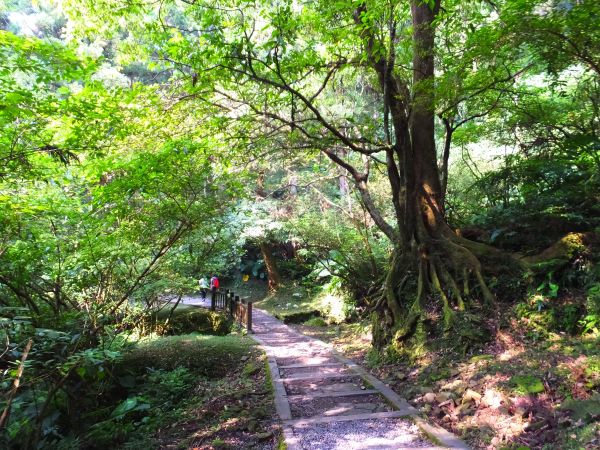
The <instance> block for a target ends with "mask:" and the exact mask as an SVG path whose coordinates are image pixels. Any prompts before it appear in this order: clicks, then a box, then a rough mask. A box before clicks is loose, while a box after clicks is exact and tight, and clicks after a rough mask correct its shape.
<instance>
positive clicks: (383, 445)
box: [293, 419, 432, 450]
mask: <svg viewBox="0 0 600 450" xmlns="http://www.w3.org/2000/svg"><path fill="white" fill-rule="evenodd" d="M293 434H294V437H296V438H297V440H298V441H297V443H298V446H299V448H301V449H303V450H304V449H306V450H367V449H368V450H375V449H378V450H383V449H386V450H389V449H400V448H401V449H410V448H431V447H432V445H431V443H430V442H428V441H426V440H425V439H424V438H423V436H422V435H421V433H420V430H419V428H418V427H417V426H416V425H415V424H413V423H412V422H411V421H409V420H405V419H378V420H358V421H348V422H332V423H320V424H312V425H308V426H305V427H295V428H293Z"/></svg>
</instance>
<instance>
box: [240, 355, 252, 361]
mask: <svg viewBox="0 0 600 450" xmlns="http://www.w3.org/2000/svg"><path fill="white" fill-rule="evenodd" d="M240 359H241V360H242V361H248V360H249V359H250V357H249V356H248V355H244V356H242V357H241V358H240Z"/></svg>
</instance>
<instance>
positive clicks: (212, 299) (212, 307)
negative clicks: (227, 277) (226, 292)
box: [210, 286, 217, 311]
mask: <svg viewBox="0 0 600 450" xmlns="http://www.w3.org/2000/svg"><path fill="white" fill-rule="evenodd" d="M216 302H217V288H216V287H214V286H213V288H212V291H211V294H210V310H211V311H214V310H215V308H216V306H217V303H216Z"/></svg>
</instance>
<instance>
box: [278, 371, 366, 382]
mask: <svg viewBox="0 0 600 450" xmlns="http://www.w3.org/2000/svg"><path fill="white" fill-rule="evenodd" d="M346 376H351V377H354V376H356V378H359V379H360V377H359V376H358V375H356V374H354V373H352V372H350V371H348V372H338V373H305V374H298V375H293V376H288V377H285V378H281V381H282V382H284V383H290V382H293V381H304V380H314V381H318V380H324V379H327V378H340V377H346Z"/></svg>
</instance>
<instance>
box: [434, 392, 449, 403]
mask: <svg viewBox="0 0 600 450" xmlns="http://www.w3.org/2000/svg"><path fill="white" fill-rule="evenodd" d="M434 398H435V401H436V402H438V403H444V402H446V401H448V400H450V399H452V394H451V393H450V392H439V393H438V394H437V395H435V396H434Z"/></svg>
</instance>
